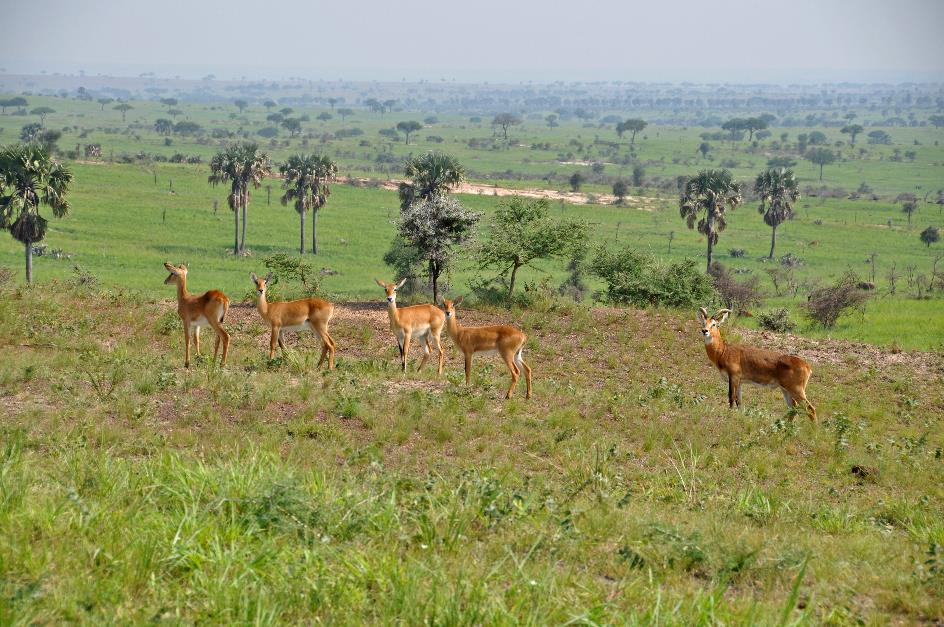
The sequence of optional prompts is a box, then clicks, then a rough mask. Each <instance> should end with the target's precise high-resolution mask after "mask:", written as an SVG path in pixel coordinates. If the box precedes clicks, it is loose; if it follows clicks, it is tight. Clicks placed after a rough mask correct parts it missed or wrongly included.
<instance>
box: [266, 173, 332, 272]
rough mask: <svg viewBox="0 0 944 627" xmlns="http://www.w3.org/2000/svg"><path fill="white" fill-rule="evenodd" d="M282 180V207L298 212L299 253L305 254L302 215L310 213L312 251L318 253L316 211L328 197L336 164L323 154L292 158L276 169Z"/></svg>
mask: <svg viewBox="0 0 944 627" xmlns="http://www.w3.org/2000/svg"><path fill="white" fill-rule="evenodd" d="M279 172H281V173H282V176H284V177H285V180H284V182H283V187H284V188H285V193H284V194H283V195H282V198H281V202H282V205H283V206H285V205H288V203H290V202H291V203H292V204H293V206H294V207H295V211H297V212H298V217H299V225H300V232H301V237H300V240H299V242H300V243H299V247H298V252H300V253H302V254H304V252H305V214H306V213H308V212H309V211H311V212H312V224H311V252H312V254H313V255H317V254H318V210H319V209H321V207H323V206H324V204H325V203H326V202H327V201H328V196H330V195H331V189H330V187H329V186H328V184H329V182H330V181H331V180H332V179H334V177H336V176H337V174H338V165H337V164H336V163H335V162H334V161H332V160H331V159H330V158H329V157H325V156H322V155H292V156H291V157H289V158H288V161H286V162H285V163H284V164H282V165H281V166H280V167H279Z"/></svg>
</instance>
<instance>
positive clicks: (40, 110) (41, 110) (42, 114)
mask: <svg viewBox="0 0 944 627" xmlns="http://www.w3.org/2000/svg"><path fill="white" fill-rule="evenodd" d="M55 112H56V110H55V109H53V108H52V107H36V108H34V109H33V110H32V111H30V114H31V115H38V116H39V123H40V124H42V125H43V126H46V116H47V115H49V114H50V113H55Z"/></svg>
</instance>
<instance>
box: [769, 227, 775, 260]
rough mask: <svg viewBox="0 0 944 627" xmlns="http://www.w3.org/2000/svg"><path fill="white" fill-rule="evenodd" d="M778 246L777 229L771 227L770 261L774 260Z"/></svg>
mask: <svg viewBox="0 0 944 627" xmlns="http://www.w3.org/2000/svg"><path fill="white" fill-rule="evenodd" d="M776 244H777V227H776V226H772V227H770V254H769V255H767V258H768V259H773V258H774V246H775V245H776Z"/></svg>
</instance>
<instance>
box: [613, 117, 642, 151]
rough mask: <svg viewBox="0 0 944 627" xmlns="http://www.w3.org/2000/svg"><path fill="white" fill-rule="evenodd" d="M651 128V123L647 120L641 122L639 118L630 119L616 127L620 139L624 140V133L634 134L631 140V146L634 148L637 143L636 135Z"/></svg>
mask: <svg viewBox="0 0 944 627" xmlns="http://www.w3.org/2000/svg"><path fill="white" fill-rule="evenodd" d="M647 126H649V123H648V122H646V121H645V120H640V119H639V118H629V119H628V120H624V121H622V122H620V123H619V124H617V125H616V134H617V135H619V138H620V139H623V133H625V132H627V131H629V132H631V133H632V135H631V136H630V139H629V145H630V146H633V145H634V144H635V143H636V133H638V132H640V131H641V130H643V129H644V128H646V127H647Z"/></svg>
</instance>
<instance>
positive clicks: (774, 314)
mask: <svg viewBox="0 0 944 627" xmlns="http://www.w3.org/2000/svg"><path fill="white" fill-rule="evenodd" d="M757 324H758V325H759V326H760V328H762V329H766V330H767V331H774V332H776V333H788V332H790V331H793V330H794V329H796V322H794V321H793V320H792V319H791V318H790V312H789V311H787V309H786V308H785V307H780V308H779V309H771V310H770V311H764V312H762V313H760V314H759V315H758V316H757Z"/></svg>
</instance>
